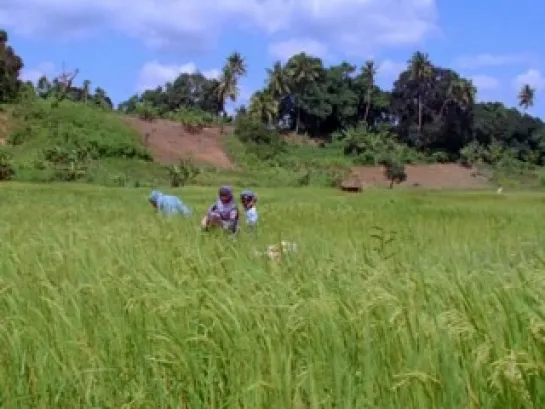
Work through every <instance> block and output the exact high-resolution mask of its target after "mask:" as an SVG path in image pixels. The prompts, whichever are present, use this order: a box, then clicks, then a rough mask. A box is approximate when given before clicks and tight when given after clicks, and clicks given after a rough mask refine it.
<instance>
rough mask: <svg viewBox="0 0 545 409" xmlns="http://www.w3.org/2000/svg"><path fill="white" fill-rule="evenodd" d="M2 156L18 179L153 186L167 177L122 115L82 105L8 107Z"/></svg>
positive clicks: (37, 102)
mask: <svg viewBox="0 0 545 409" xmlns="http://www.w3.org/2000/svg"><path fill="white" fill-rule="evenodd" d="M4 111H5V112H4V115H5V116H6V117H7V118H9V124H10V132H7V133H6V136H5V142H6V145H5V146H4V152H7V153H8V154H9V156H10V157H11V160H12V163H13V167H14V170H15V180H21V181H35V182H50V181H73V180H80V181H86V182H97V183H101V184H106V185H111V184H114V185H122V184H123V185H125V184H137V185H138V184H153V183H155V181H156V180H157V181H158V182H160V181H163V180H165V181H166V172H165V171H164V170H163V169H162V168H161V167H160V166H159V165H158V164H155V163H153V162H152V158H151V156H150V154H149V153H148V152H147V150H146V148H145V147H144V146H143V145H142V143H141V141H140V137H139V135H138V134H137V133H136V132H135V131H134V130H132V129H131V128H129V127H128V126H127V125H126V124H124V123H123V121H122V120H121V119H120V117H119V115H118V114H116V113H114V112H110V111H105V110H102V109H99V108H95V107H88V106H85V105H84V104H81V103H74V102H70V101H63V102H62V103H61V104H60V105H59V106H58V107H54V106H52V103H51V102H50V101H44V100H39V99H37V100H34V101H31V102H28V103H26V104H25V105H14V106H6V107H4Z"/></svg>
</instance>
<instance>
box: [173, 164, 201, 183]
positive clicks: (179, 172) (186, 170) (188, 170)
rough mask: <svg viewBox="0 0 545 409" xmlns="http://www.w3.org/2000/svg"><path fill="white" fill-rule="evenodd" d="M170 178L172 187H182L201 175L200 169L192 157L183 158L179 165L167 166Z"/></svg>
mask: <svg viewBox="0 0 545 409" xmlns="http://www.w3.org/2000/svg"><path fill="white" fill-rule="evenodd" d="M167 170H168V175H169V179H170V187H182V186H186V185H187V184H189V183H191V182H193V181H194V180H195V178H196V177H197V176H198V175H199V173H200V169H199V168H198V167H197V166H196V165H195V164H194V163H193V161H192V160H191V159H181V160H180V162H179V163H178V165H172V166H169V167H168V168H167Z"/></svg>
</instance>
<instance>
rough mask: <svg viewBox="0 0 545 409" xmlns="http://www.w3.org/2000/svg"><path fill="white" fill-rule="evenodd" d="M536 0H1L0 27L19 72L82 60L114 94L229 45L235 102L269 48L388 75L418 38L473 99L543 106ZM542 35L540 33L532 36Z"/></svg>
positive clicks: (33, 73)
mask: <svg viewBox="0 0 545 409" xmlns="http://www.w3.org/2000/svg"><path fill="white" fill-rule="evenodd" d="M543 11H544V8H543V3H542V2H541V1H538V0H525V1H524V2H520V3H519V2H517V3H514V2H513V1H510V0H497V1H495V2H493V3H492V2H473V1H472V2H470V1H468V0H461V1H448V2H447V1H442V2H438V1H435V0H327V1H326V0H299V1H295V0H214V1H212V0H162V1H157V0H130V1H129V0H94V1H89V0H26V1H24V2H23V1H20V0H3V1H1V2H0V27H5V28H6V29H7V30H8V34H9V36H10V43H11V44H12V45H13V47H14V48H15V49H16V51H17V52H18V53H19V54H20V55H21V56H22V57H23V59H24V62H25V69H24V72H23V77H24V78H25V79H31V80H35V79H36V78H38V77H39V76H40V75H42V74H46V75H48V76H53V75H58V74H59V73H60V71H61V70H62V66H63V64H64V66H65V68H66V70H72V69H74V68H79V69H80V73H81V74H80V75H79V76H78V79H79V81H82V80H83V79H90V80H91V81H92V82H93V84H94V85H95V86H101V87H102V88H104V89H106V90H107V91H108V93H109V95H110V96H111V97H112V99H113V100H114V102H116V103H119V102H121V101H122V100H124V99H127V98H128V97H129V96H130V95H132V94H134V93H136V92H138V91H141V90H142V89H144V88H146V87H154V86H156V85H162V84H164V83H165V82H166V81H168V80H171V79H173V78H174V77H176V75H177V74H178V73H179V72H181V71H194V70H197V69H198V70H200V71H201V72H203V73H205V75H208V76H214V75H217V73H218V70H219V69H220V67H221V66H222V64H223V62H224V60H225V58H226V56H227V55H228V54H229V53H230V52H232V51H234V50H236V51H239V52H240V53H241V54H242V55H243V56H244V57H245V58H246V60H247V64H248V69H249V73H248V76H247V78H245V79H244V80H243V82H242V84H241V85H242V86H241V97H240V103H245V102H247V100H248V98H249V96H250V95H251V93H252V91H254V90H255V89H256V88H258V87H261V86H262V84H263V83H264V80H265V68H266V67H267V66H270V65H271V64H272V63H273V62H274V61H275V60H277V59H281V60H285V59H286V58H288V57H289V56H290V55H292V54H294V53H296V52H300V51H306V52H308V53H311V54H314V55H318V56H320V57H322V58H323V59H324V61H325V63H326V64H334V63H338V62H340V61H341V60H347V61H350V62H352V63H354V64H358V65H362V64H363V62H364V61H365V60H366V59H369V58H372V59H374V60H375V61H376V63H377V65H378V66H379V73H378V82H379V84H380V85H381V86H384V87H390V86H391V84H392V82H393V80H394V79H395V78H396V77H397V75H398V73H399V72H400V70H402V69H403V67H404V66H405V64H406V61H407V60H408V59H409V57H410V55H411V54H412V53H413V52H414V51H416V50H422V51H425V52H427V53H428V54H429V55H430V58H431V59H432V61H433V62H434V63H435V64H438V65H442V66H446V67H450V68H453V69H455V70H457V71H458V72H460V73H461V74H462V75H463V76H465V77H467V78H472V79H473V81H474V83H475V85H476V86H477V88H478V90H479V92H478V98H479V99H480V100H500V101H503V102H505V103H506V104H507V105H510V106H513V105H516V95H517V92H518V89H519V88H520V85H521V84H523V83H529V84H530V85H532V86H533V87H535V88H536V91H537V92H536V104H535V106H534V107H533V108H532V109H531V110H530V112H531V113H532V114H534V115H539V116H541V117H542V118H545V47H544V46H543V44H542V41H543V38H545V26H544V25H543V24H542V22H541V21H538V20H541V19H542V18H543ZM538 42H539V43H538Z"/></svg>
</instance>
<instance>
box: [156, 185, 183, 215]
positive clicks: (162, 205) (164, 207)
mask: <svg viewBox="0 0 545 409" xmlns="http://www.w3.org/2000/svg"><path fill="white" fill-rule="evenodd" d="M149 199H150V201H152V202H153V203H155V204H156V206H157V210H158V211H159V212H160V213H162V214H165V215H172V214H181V215H182V216H184V217H190V216H191V209H189V207H188V206H187V205H186V204H185V203H184V202H182V201H181V200H180V199H179V198H177V197H176V196H170V195H164V194H163V193H161V192H159V191H157V190H154V191H153V192H151V195H150V198H149Z"/></svg>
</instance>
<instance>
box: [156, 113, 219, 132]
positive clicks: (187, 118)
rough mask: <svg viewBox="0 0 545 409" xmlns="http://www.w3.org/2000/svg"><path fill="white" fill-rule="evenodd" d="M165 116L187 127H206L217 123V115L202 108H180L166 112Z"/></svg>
mask: <svg viewBox="0 0 545 409" xmlns="http://www.w3.org/2000/svg"><path fill="white" fill-rule="evenodd" d="M165 118H166V119H169V120H171V121H175V122H180V123H181V124H182V125H184V126H186V127H196V128H204V127H206V126H212V125H214V124H215V123H217V117H215V116H214V115H212V114H211V113H209V112H205V111H202V110H200V109H190V108H180V109H178V110H176V111H173V112H168V113H167V114H165Z"/></svg>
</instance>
